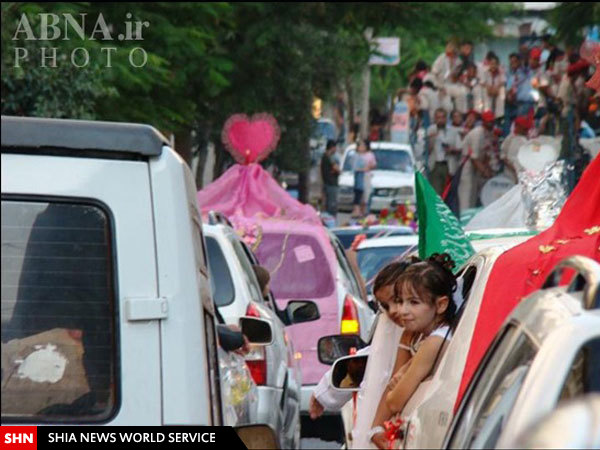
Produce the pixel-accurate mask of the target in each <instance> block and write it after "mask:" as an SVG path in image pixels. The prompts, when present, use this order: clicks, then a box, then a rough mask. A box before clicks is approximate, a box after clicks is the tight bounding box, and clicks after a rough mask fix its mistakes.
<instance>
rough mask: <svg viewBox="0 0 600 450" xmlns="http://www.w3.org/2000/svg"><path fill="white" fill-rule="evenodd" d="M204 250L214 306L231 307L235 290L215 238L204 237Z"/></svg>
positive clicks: (225, 261)
mask: <svg viewBox="0 0 600 450" xmlns="http://www.w3.org/2000/svg"><path fill="white" fill-rule="evenodd" d="M206 250H207V251H208V271H209V272H210V285H211V288H212V296H213V300H214V302H215V305H217V306H227V305H231V304H232V303H233V300H235V288H234V286H233V279H232V278H231V272H230V271H229V266H228V265H227V260H226V259H225V255H224V254H223V250H221V247H220V246H219V243H218V242H217V240H216V239H215V238H212V237H208V236H207V237H206Z"/></svg>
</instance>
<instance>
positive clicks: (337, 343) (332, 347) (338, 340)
mask: <svg viewBox="0 0 600 450" xmlns="http://www.w3.org/2000/svg"><path fill="white" fill-rule="evenodd" d="M364 346H365V344H364V342H363V341H362V339H361V338H360V336H357V335H355V334H349V335H346V334H344V335H342V334H337V335H333V336H324V337H322V338H321V339H319V343H318V345H317V349H318V354H319V361H320V362H321V363H323V364H327V365H329V366H330V365H332V364H333V363H334V362H335V361H336V360H337V359H339V358H342V357H344V356H348V355H350V354H351V351H352V349H355V350H359V349H361V348H363V347H364Z"/></svg>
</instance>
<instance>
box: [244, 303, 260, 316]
mask: <svg viewBox="0 0 600 450" xmlns="http://www.w3.org/2000/svg"><path fill="white" fill-rule="evenodd" d="M246 315H247V316H248V317H258V318H259V319H260V312H259V311H258V308H257V307H256V305H254V303H250V304H249V305H248V308H246Z"/></svg>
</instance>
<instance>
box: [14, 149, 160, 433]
mask: <svg viewBox="0 0 600 450" xmlns="http://www.w3.org/2000/svg"><path fill="white" fill-rule="evenodd" d="M59 151H60V150H59ZM152 224H153V216H152V199H151V195H150V181H149V174H148V166H147V163H146V162H143V161H133V160H132V161H124V160H112V159H95V158H73V157H67V156H42V155H20V154H2V354H3V366H4V358H5V356H7V355H9V354H10V353H11V351H18V346H19V344H20V343H19V341H21V345H25V340H26V339H29V340H31V339H35V337H36V336H38V337H39V336H42V337H43V336H46V337H47V333H53V337H52V340H51V342H55V344H52V346H51V345H50V344H48V347H47V350H48V352H47V353H48V354H52V353H53V349H56V346H59V345H61V344H59V343H58V342H59V341H60V342H65V341H68V342H69V344H68V349H66V350H65V351H66V352H69V353H68V355H70V356H68V357H67V358H68V360H67V361H64V358H63V359H61V358H60V357H59V356H56V355H55V354H53V355H52V356H53V357H54V358H55V360H56V361H57V363H58V365H59V367H60V366H61V365H65V367H66V368H65V367H63V368H64V372H62V373H61V372H60V370H59V371H58V372H51V371H50V372H46V373H45V375H44V376H43V377H42V378H43V379H41V378H39V377H37V378H36V376H35V375H33V374H32V372H31V370H33V369H31V368H30V369H31V370H29V369H26V368H23V367H22V369H23V371H24V376H29V377H31V380H32V381H31V382H29V384H28V385H22V384H21V385H19V384H18V381H19V380H14V382H15V383H16V385H15V386H13V387H14V389H15V390H16V391H15V390H13V391H11V389H10V386H9V385H8V384H5V381H6V380H5V379H3V382H2V386H3V387H2V414H3V418H2V422H3V423H4V422H5V417H4V416H5V415H10V416H11V417H12V419H14V420H15V421H17V422H19V421H21V422H27V421H30V422H36V423H41V422H50V423H51V422H53V420H54V419H53V418H52V417H50V416H48V415H45V414H43V413H41V412H40V411H42V410H45V411H49V409H48V408H53V409H54V412H55V413H58V412H57V411H58V408H59V407H60V408H62V409H61V411H62V413H61V423H81V422H85V423H99V422H101V423H107V424H111V425H136V424H137V425H160V424H161V417H162V414H161V384H160V380H161V379H160V359H159V355H160V335H159V325H158V321H157V320H146V319H144V317H142V316H140V315H139V314H138V311H139V308H138V306H139V305H140V304H141V303H143V302H144V300H145V299H155V298H156V297H157V275H156V256H155V247H154V242H155V241H154V234H153V231H154V230H153V225H152ZM28 273H29V275H34V276H31V277H28ZM25 280H27V281H25ZM30 302H33V303H30ZM22 305H24V306H26V307H24V308H21V307H20V306H22ZM27 305H30V307H27ZM36 305H37V306H36ZM19 315H21V317H25V318H27V319H28V320H27V323H28V325H27V326H32V325H34V324H35V326H34V327H33V328H32V329H30V330H27V329H26V327H25V326H24V325H23V324H24V322H21V324H19V322H18V320H16V319H18V317H19ZM65 332H66V334H65ZM32 333H33V334H32ZM61 336H62V337H61ZM54 353H56V352H54ZM40 356H41V355H40ZM70 367H73V368H77V367H79V368H80V370H79V372H78V373H79V375H76V374H73V377H74V379H77V380H79V381H77V382H72V383H71V384H69V383H67V384H65V385H64V386H63V388H61V389H60V390H59V392H56V391H55V392H50V391H48V390H47V387H44V384H43V383H41V384H40V383H39V382H43V381H56V382H61V377H62V376H66V375H65V374H66V373H68V371H69V370H71V369H70ZM36 380H37V381H38V382H37V383H36ZM44 393H47V394H48V396H49V397H53V396H54V397H55V399H54V400H50V401H49V402H50V403H52V404H45V405H44V406H45V408H42V409H39V408H38V409H39V411H34V410H33V409H30V410H28V411H27V410H25V409H26V408H27V406H26V405H27V404H28V403H29V405H30V406H29V407H30V408H34V407H33V406H31V405H32V404H33V403H36V402H37V401H38V400H39V398H37V399H36V398H35V397H36V396H38V397H39V396H40V395H44ZM15 394H16V397H15ZM82 394H83V395H82ZM86 395H87V397H85V396H86ZM11 396H12V398H13V401H12V405H11V401H10V398H11ZM83 397H85V398H86V401H89V404H90V405H91V406H86V404H83V403H82V398H83ZM44 401H45V402H46V403H47V402H48V401H46V400H44ZM15 402H17V403H16V404H15ZM78 402H79V403H78ZM40 406H41V404H40V403H37V406H36V407H35V408H37V407H40ZM76 406H79V407H81V408H83V410H84V411H87V412H86V413H85V414H84V415H82V414H80V413H77V412H75V409H74V408H75V407H76ZM5 408H6V409H5ZM24 408H25V409H24ZM35 408H34V409H35Z"/></svg>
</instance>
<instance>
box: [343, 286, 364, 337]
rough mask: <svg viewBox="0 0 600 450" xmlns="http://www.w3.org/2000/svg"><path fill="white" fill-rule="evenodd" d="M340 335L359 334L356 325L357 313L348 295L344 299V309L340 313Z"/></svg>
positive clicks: (358, 326) (358, 327)
mask: <svg viewBox="0 0 600 450" xmlns="http://www.w3.org/2000/svg"><path fill="white" fill-rule="evenodd" d="M340 331H341V334H360V325H359V323H358V311H357V310H356V305H355V304H354V302H353V301H352V298H350V296H349V295H346V298H345V299H344V309H343V311H342V325H341V330H340Z"/></svg>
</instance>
